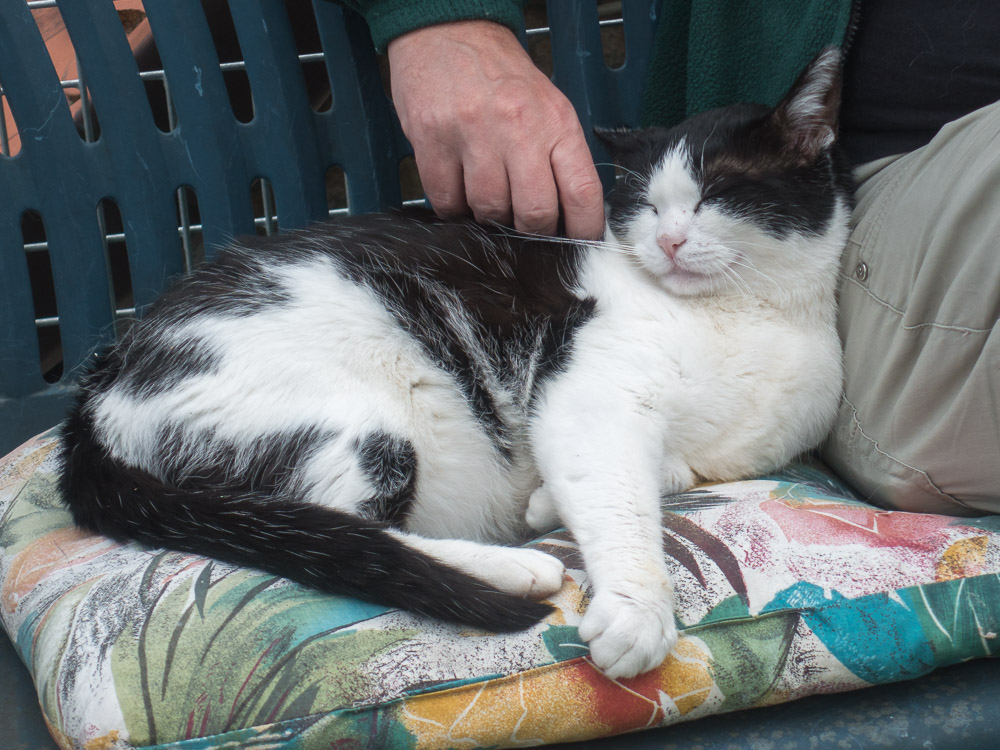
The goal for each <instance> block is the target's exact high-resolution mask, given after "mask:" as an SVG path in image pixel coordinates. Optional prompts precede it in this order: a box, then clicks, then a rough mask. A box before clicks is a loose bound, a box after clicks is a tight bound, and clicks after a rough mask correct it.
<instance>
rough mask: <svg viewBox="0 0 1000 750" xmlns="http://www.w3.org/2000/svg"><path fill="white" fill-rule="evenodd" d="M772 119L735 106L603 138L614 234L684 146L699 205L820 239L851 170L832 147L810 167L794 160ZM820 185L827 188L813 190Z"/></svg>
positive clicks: (778, 232)
mask: <svg viewBox="0 0 1000 750" xmlns="http://www.w3.org/2000/svg"><path fill="white" fill-rule="evenodd" d="M771 113H772V110H771V109H770V108H768V107H762V106H758V105H753V104H746V105H738V106H734V107H725V108H723V109H718V110H711V111H709V112H704V113H702V114H700V115H697V116H695V117H692V118H690V119H688V120H686V121H684V122H683V123H681V124H680V125H678V126H677V127H675V128H672V129H669V130H668V129H663V128H654V129H648V130H642V131H635V132H632V133H628V134H613V133H612V134H604V138H605V140H606V141H608V142H609V143H610V144H611V148H612V149H614V150H615V152H616V155H617V156H618V158H620V159H621V164H622V167H623V176H622V178H621V179H620V180H619V181H618V183H617V184H616V186H615V188H614V190H612V192H611V194H610V195H609V197H608V205H609V209H610V214H609V223H610V224H611V227H612V229H614V230H615V231H616V232H623V231H624V230H625V227H626V226H628V224H629V222H630V221H631V220H632V219H633V217H634V216H635V214H636V213H637V212H638V211H640V210H642V209H643V208H644V207H645V200H646V198H645V190H646V184H647V181H648V180H649V178H650V176H651V175H652V173H653V171H654V170H655V168H656V167H657V166H658V165H659V164H660V163H661V162H662V160H663V158H664V156H665V155H666V154H667V153H668V152H670V151H671V150H673V149H674V148H676V147H677V145H678V144H679V143H680V142H681V141H683V142H684V145H685V150H686V152H687V154H688V157H689V159H690V168H691V172H692V175H693V176H694V178H695V180H696V181H697V183H698V185H699V188H700V189H701V193H702V200H701V204H700V205H705V206H708V205H714V206H715V207H717V208H718V209H719V210H721V211H723V212H726V213H729V214H732V215H734V216H739V217H741V218H743V219H746V220H748V221H751V222H753V223H755V224H756V225H757V226H759V227H760V228H761V229H763V230H765V231H766V232H768V233H769V234H771V235H773V236H775V237H778V238H782V237H785V236H787V235H788V234H789V233H791V232H798V233H800V234H803V235H806V236H817V235H819V234H822V233H823V232H824V231H826V229H827V227H828V225H829V221H830V219H831V218H832V216H833V213H834V209H835V207H836V205H837V199H838V197H839V196H843V195H849V194H850V193H851V191H852V187H851V176H850V168H849V166H848V164H847V162H846V160H845V158H844V157H843V155H842V154H841V152H840V150H839V149H838V148H837V147H836V146H834V147H833V148H831V149H830V150H829V151H828V152H826V153H823V154H821V155H820V156H819V157H818V158H817V159H816V160H815V161H814V162H811V163H801V162H800V161H797V160H793V156H792V155H789V154H787V153H786V144H785V141H784V140H783V138H782V137H781V133H780V131H779V129H778V127H777V125H776V124H775V123H774V122H773V121H772V119H771V117H770V115H771ZM825 186H828V187H829V189H826V190H824V189H817V188H823V187H825Z"/></svg>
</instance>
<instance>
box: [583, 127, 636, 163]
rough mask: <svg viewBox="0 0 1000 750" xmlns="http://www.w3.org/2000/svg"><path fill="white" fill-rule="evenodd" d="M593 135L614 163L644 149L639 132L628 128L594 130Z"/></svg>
mask: <svg viewBox="0 0 1000 750" xmlns="http://www.w3.org/2000/svg"><path fill="white" fill-rule="evenodd" d="M594 135H595V136H597V140H599V141H600V142H601V145H602V146H604V148H606V149H607V150H608V153H609V154H611V158H612V159H614V160H615V163H620V160H621V159H627V158H628V157H629V156H631V155H634V154H635V153H636V152H638V151H640V150H642V149H643V148H644V146H643V143H644V139H643V137H642V131H641V130H630V129H629V128H614V129H611V128H594Z"/></svg>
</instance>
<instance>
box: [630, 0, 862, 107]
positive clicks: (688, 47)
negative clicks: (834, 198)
mask: <svg viewBox="0 0 1000 750" xmlns="http://www.w3.org/2000/svg"><path fill="white" fill-rule="evenodd" d="M851 7H852V3H851V0H740V2H732V3H730V2H719V1H718V0H663V2H661V3H660V13H659V18H658V19H657V27H656V39H655V42H654V46H653V56H652V60H651V63H650V66H649V70H648V72H647V76H646V81H645V89H644V99H643V114H642V121H643V123H644V124H647V125H654V124H655V125H667V126H670V125H675V124H676V123H677V122H679V121H680V120H682V119H684V118H685V117H688V116H690V115H693V114H697V113H698V112H703V111H705V110H707V109H712V108H714V107H721V106H723V105H726V104H733V103H735V102H757V103H759V104H767V105H768V106H773V105H774V104H777V103H778V100H779V99H780V97H781V95H782V94H783V93H784V92H785V91H786V90H787V89H788V87H789V86H791V85H792V83H793V82H794V81H795V78H796V76H797V75H798V74H799V71H801V70H802V68H803V67H805V65H806V63H808V62H809V61H810V60H811V59H812V57H813V56H814V55H815V54H816V53H817V52H819V50H820V49H822V48H823V47H825V46H827V45H841V44H842V43H843V42H844V38H845V36H846V34H847V29H848V24H849V21H850V17H851Z"/></svg>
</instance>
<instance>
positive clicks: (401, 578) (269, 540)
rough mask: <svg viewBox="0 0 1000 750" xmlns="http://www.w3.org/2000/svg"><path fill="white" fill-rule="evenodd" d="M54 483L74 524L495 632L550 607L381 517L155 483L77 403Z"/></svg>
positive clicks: (228, 490)
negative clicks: (429, 547) (403, 538)
mask: <svg viewBox="0 0 1000 750" xmlns="http://www.w3.org/2000/svg"><path fill="white" fill-rule="evenodd" d="M61 458H62V461H63V467H64V468H63V472H62V474H61V476H60V480H59V486H60V490H61V492H62V493H63V496H64V498H65V499H66V501H67V504H68V505H69V507H70V510H71V511H72V514H73V520H74V521H75V522H76V523H77V525H79V526H81V527H82V528H85V529H87V530H89V531H92V532H94V533H97V534H103V535H105V536H108V537H111V538H113V539H118V540H122V541H125V540H136V541H138V542H140V543H141V544H146V545H150V546H153V547H167V548H169V549H174V550H178V551H181V552H191V553H193V554H199V555H210V556H212V557H215V558H217V559H220V560H224V561H226V562H229V563H233V564H235V565H242V566H246V567H250V568H257V569H260V570H264V571H266V572H268V573H271V574H273V575H277V576H282V577H286V578H290V579H294V580H295V581H298V582H299V583H302V584H305V585H307V586H311V587H313V588H315V589H318V590H320V591H327V592H330V593H336V594H342V595H344V594H346V595H348V596H354V597H357V598H359V599H364V600H366V601H372V602H376V603H378V604H383V605H388V606H392V607H400V608H403V609H407V610H410V611H413V612H417V613H420V614H426V615H429V616H431V617H436V618H440V619H444V620H449V621H452V622H457V623H461V624H464V625H473V626H475V627H480V628H483V629H486V630H491V631H495V632H505V631H514V630H521V629H523V628H525V627H528V626H529V625H532V624H534V623H535V622H537V621H538V620H540V619H541V618H542V617H544V616H545V615H546V614H548V613H549V612H550V611H551V607H549V606H548V605H545V604H540V603H537V602H532V601H528V600H526V599H522V598H520V597H517V596H513V595H511V594H506V593H503V592H500V591H497V590H496V589H494V588H492V587H491V586H489V585H487V584H485V583H482V582H480V581H478V580H477V579H475V578H473V577H472V576H469V575H467V574H465V573H461V572H459V571H457V570H454V569H452V568H450V567H448V566H447V565H444V564H442V563H440V562H438V561H437V560H435V559H434V558H432V557H430V556H428V555H425V554H423V553H421V552H419V551H417V550H414V549H412V548H410V547H407V546H405V545H403V544H401V543H400V542H398V541H397V540H396V539H394V538H393V537H391V536H389V535H388V534H387V533H386V531H385V528H384V526H383V524H381V523H379V522H373V521H366V520H364V519H361V518H358V517H357V516H353V515H351V514H348V513H344V512H341V511H337V510H333V509H331V508H326V507H322V506H318V505H313V504H310V503H304V502H299V501H295V500H289V499H287V498H285V499H282V500H280V501H276V499H275V498H274V497H272V496H271V494H270V493H268V492H260V491H252V490H251V491H248V490H245V489H242V488H232V487H229V486H225V485H223V486H210V485H208V484H205V483H202V482H190V483H189V484H188V486H186V487H177V486H172V485H168V484H164V483H163V482H161V481H160V480H158V479H157V478H155V477H153V476H152V475H150V474H149V473H147V472H145V471H143V470H141V469H136V468H134V467H131V466H127V465H126V464H124V463H123V462H121V461H119V460H117V459H115V458H112V457H111V456H109V455H108V454H107V452H106V451H105V450H104V449H103V448H101V447H100V445H99V444H98V442H97V440H96V439H95V436H94V435H93V425H92V424H91V422H90V420H89V418H88V417H87V416H86V415H85V414H83V413H82V411H81V409H80V408H79V407H77V408H74V409H73V410H72V412H71V413H70V416H69V419H68V420H67V422H66V423H65V425H64V429H63V448H62V456H61Z"/></svg>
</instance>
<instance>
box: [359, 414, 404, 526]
mask: <svg viewBox="0 0 1000 750" xmlns="http://www.w3.org/2000/svg"><path fill="white" fill-rule="evenodd" d="M357 452H358V463H359V464H360V466H361V470H362V471H363V472H365V475H366V476H367V477H368V480H369V481H370V482H371V484H372V488H373V490H374V493H373V495H372V497H371V498H370V499H369V500H368V501H366V502H365V503H364V504H363V505H362V508H361V513H362V515H364V516H365V517H366V518H374V519H376V520H379V521H385V522H386V523H388V524H389V525H390V526H394V527H397V528H401V527H402V525H403V522H404V521H405V520H406V516H407V514H408V513H409V511H410V506H411V505H412V503H413V493H414V491H415V490H416V485H417V452H416V451H415V450H414V449H413V444H412V443H411V442H410V441H409V440H403V439H402V438H397V437H394V436H392V435H388V434H386V433H384V432H376V433H373V434H371V435H369V436H368V437H367V438H365V439H364V440H361V441H359V442H358V445H357Z"/></svg>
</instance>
